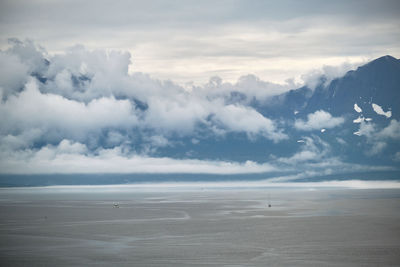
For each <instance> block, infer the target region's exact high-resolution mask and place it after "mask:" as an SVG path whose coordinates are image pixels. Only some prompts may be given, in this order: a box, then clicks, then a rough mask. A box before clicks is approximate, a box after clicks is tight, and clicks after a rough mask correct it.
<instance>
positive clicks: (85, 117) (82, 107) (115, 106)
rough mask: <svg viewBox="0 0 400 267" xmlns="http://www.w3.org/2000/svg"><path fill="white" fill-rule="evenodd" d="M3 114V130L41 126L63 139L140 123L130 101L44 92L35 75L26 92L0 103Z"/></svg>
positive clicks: (45, 133)
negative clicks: (84, 100)
mask: <svg viewBox="0 0 400 267" xmlns="http://www.w3.org/2000/svg"><path fill="white" fill-rule="evenodd" d="M0 116H1V117H2V118H4V120H3V121H2V123H1V125H0V129H1V132H2V133H6V134H20V133H23V132H24V131H26V130H31V129H40V130H41V132H42V133H43V135H47V138H51V136H52V135H59V139H60V138H61V139H63V138H64V137H65V138H74V139H75V140H81V141H83V140H85V138H86V137H87V134H89V133H91V132H96V133H97V132H99V131H101V130H102V129H104V128H118V129H127V128H131V127H134V126H136V125H137V123H138V118H137V114H136V110H135V108H134V107H133V106H132V104H131V102H130V101H128V100H117V99H115V98H114V97H110V98H105V97H102V98H99V99H93V100H91V101H90V102H89V103H87V104H85V103H82V102H78V101H75V100H69V99H66V98H64V97H63V96H60V95H56V94H42V93H41V92H40V91H39V90H38V86H37V82H36V81H35V80H34V79H32V78H31V79H30V81H29V82H28V83H27V84H26V86H25V89H24V91H22V92H21V93H20V94H18V95H13V96H10V97H9V98H8V100H7V101H5V102H2V103H1V104H0ZM45 141H46V140H45ZM47 141H48V140H47Z"/></svg>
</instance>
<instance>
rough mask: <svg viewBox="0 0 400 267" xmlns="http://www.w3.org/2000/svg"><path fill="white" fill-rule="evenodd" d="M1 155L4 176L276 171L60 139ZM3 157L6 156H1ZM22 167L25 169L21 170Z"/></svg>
mask: <svg viewBox="0 0 400 267" xmlns="http://www.w3.org/2000/svg"><path fill="white" fill-rule="evenodd" d="M4 153H5V152H4V151H2V152H1V153H0V156H1V160H0V170H1V173H3V174H35V173H37V174H46V173H47V174H52V173H70V174H74V173H75V174H76V173H199V174H244V173H246V174H249V173H267V172H272V171H277V169H276V168H275V167H274V166H272V165H270V164H268V163H263V164H260V163H256V162H253V161H246V162H243V163H239V162H230V161H209V160H197V159H194V160H192V159H173V158H168V157H161V158H155V157H149V156H141V155H136V154H131V155H126V154H124V152H123V149H122V148H121V147H114V148H113V149H98V150H97V151H96V152H95V153H94V152H90V151H89V150H88V149H87V147H86V146H85V145H84V144H81V143H77V142H72V141H70V140H62V141H61V142H60V143H59V144H58V145H56V146H52V145H47V146H45V147H42V148H41V149H39V150H17V151H14V153H13V154H12V156H11V157H10V155H4ZM4 156H5V157H4ZM21 166H24V167H23V168H21Z"/></svg>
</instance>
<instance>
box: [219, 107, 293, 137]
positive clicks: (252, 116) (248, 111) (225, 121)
mask: <svg viewBox="0 0 400 267" xmlns="http://www.w3.org/2000/svg"><path fill="white" fill-rule="evenodd" d="M214 119H215V120H217V121H218V124H222V125H223V127H224V129H227V130H229V131H235V132H242V131H243V132H246V133H247V134H248V135H250V138H251V137H252V136H257V135H258V134H261V135H263V136H265V137H266V138H269V139H271V140H274V141H276V142H277V141H280V140H283V139H286V138H287V135H286V134H284V133H282V132H280V131H277V128H276V126H275V123H274V122H273V121H271V120H270V119H268V118H266V117H264V116H263V115H261V114H260V113H259V112H257V111H256V110H254V109H252V108H250V107H245V106H240V105H226V106H224V107H223V108H220V109H218V110H216V112H215V117H214ZM244 129H245V131H244Z"/></svg>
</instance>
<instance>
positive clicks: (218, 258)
mask: <svg viewBox="0 0 400 267" xmlns="http://www.w3.org/2000/svg"><path fill="white" fill-rule="evenodd" d="M268 196H270V199H271V204H272V207H271V208H269V207H268ZM114 203H118V204H119V208H113V204H114ZM399 219H400V190H346V189H340V190H328V189H319V190H313V191H310V190H306V189H274V190H272V189H271V190H268V189H263V190H223V189H219V190H214V191H210V190H194V191H187V192H186V191H179V192H174V191H167V192H141V191H137V190H136V191H135V190H124V191H112V190H111V191H107V190H101V189H93V188H90V187H88V188H84V189H82V190H73V189H65V190H59V189H51V188H50V189H49V188H47V189H43V188H42V189H40V188H39V189H3V190H0V265H1V266H91V265H96V266H111V265H114V266H204V265H209V266H399V265H400V224H399V221H400V220H399Z"/></svg>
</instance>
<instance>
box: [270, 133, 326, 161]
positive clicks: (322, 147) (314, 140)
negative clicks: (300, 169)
mask: <svg viewBox="0 0 400 267" xmlns="http://www.w3.org/2000/svg"><path fill="white" fill-rule="evenodd" d="M301 141H302V142H301V148H300V150H299V151H298V152H296V153H294V154H293V155H292V156H291V157H282V158H278V159H277V160H276V161H277V162H280V163H285V164H289V165H296V164H298V163H301V164H304V163H305V162H317V161H321V160H324V157H325V156H326V155H327V154H328V153H329V151H330V146H329V144H328V143H326V142H324V141H323V140H322V139H321V138H319V137H317V136H313V137H303V139H302V140H301Z"/></svg>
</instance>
